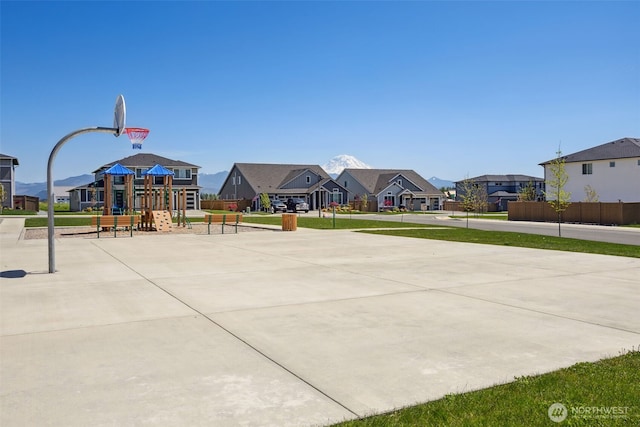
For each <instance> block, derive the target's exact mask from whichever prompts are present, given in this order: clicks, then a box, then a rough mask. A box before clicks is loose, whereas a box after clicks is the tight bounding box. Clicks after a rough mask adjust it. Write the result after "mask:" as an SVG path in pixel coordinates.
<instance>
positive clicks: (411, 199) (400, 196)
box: [336, 169, 445, 211]
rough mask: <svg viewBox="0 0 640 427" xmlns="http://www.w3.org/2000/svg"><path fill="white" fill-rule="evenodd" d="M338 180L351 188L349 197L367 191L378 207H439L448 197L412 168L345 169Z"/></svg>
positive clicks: (355, 198) (355, 197)
mask: <svg viewBox="0 0 640 427" xmlns="http://www.w3.org/2000/svg"><path fill="white" fill-rule="evenodd" d="M336 181H337V182H338V183H339V184H340V185H342V186H344V187H345V188H346V189H347V191H348V192H349V201H354V200H359V199H361V198H362V196H363V195H364V194H366V195H367V198H368V199H369V200H370V201H371V200H375V201H376V202H377V205H378V210H384V209H392V208H394V207H402V206H404V207H405V208H407V209H409V210H415V211H418V210H438V209H440V208H441V206H442V203H443V202H444V200H445V195H444V194H443V193H442V192H441V191H440V190H438V189H437V188H436V187H434V186H433V184H431V183H430V182H429V181H427V180H426V179H424V178H423V177H422V176H420V175H419V174H418V173H416V172H415V171H413V170H410V169H344V170H343V171H342V173H341V174H340V175H338V177H337V178H336Z"/></svg>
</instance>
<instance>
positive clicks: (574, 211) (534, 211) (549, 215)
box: [508, 202, 640, 225]
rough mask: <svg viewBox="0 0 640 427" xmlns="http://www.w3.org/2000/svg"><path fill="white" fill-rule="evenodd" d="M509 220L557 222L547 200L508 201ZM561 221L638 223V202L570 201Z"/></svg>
mask: <svg viewBox="0 0 640 427" xmlns="http://www.w3.org/2000/svg"><path fill="white" fill-rule="evenodd" d="M508 218H509V221H543V222H557V221H558V214H557V213H556V211H555V210H554V209H553V207H552V206H551V205H550V204H549V203H548V202H509V216H508ZM562 222H572V223H580V224H601V225H625V224H640V203H623V202H613V203H604V202H596V203H588V202H575V203H571V204H570V205H569V206H568V207H567V210H566V211H564V212H563V213H562Z"/></svg>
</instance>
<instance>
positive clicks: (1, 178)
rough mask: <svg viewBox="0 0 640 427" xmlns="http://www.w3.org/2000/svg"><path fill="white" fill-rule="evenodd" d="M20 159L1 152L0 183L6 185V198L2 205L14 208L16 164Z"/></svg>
mask: <svg viewBox="0 0 640 427" xmlns="http://www.w3.org/2000/svg"><path fill="white" fill-rule="evenodd" d="M19 164H20V163H18V159H17V158H15V157H11V156H7V155H6V154H0V185H2V186H3V187H4V193H5V199H4V200H3V201H2V206H3V207H5V208H9V209H13V208H14V206H13V196H15V195H16V166H18V165H19Z"/></svg>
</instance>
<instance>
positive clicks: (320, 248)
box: [0, 218, 640, 426]
mask: <svg viewBox="0 0 640 427" xmlns="http://www.w3.org/2000/svg"><path fill="white" fill-rule="evenodd" d="M1 221H2V222H1V223H0V238H1V240H0V244H1V246H0V250H1V271H2V278H0V304H1V306H0V309H1V334H2V337H1V341H0V352H1V353H0V356H1V359H0V361H1V366H0V375H1V376H0V389H1V390H2V391H1V395H0V399H1V407H0V425H3V426H23V425H24V426H33V425H41V426H45V425H52V426H86V425H92V426H101V425H163V426H166V425H172V426H177V425H185V426H195V425H206V426H239V425H242V426H312V425H326V424H330V423H333V422H337V421H341V420H344V419H351V418H355V417H358V416H363V415H367V414H371V413H374V412H381V411H388V410H390V409H393V408H396V407H400V406H406V405H411V404H413V403H416V402H422V401H427V400H433V399H437V398H440V397H442V396H443V395H445V394H447V393H457V392H464V391H468V390H473V389H478V388H483V387H488V386H491V385H494V384H496V383H501V382H508V381H511V380H513V378H514V376H522V375H529V374H536V373H542V372H547V371H550V370H555V369H557V368H560V367H565V366H569V365H571V364H574V363H576V362H579V361H595V360H598V359H601V358H603V357H609V356H616V355H618V354H619V353H620V352H621V351H623V350H625V349H626V350H628V349H631V348H632V347H634V346H635V347H636V348H637V347H638V345H639V344H640V310H638V307H639V306H640V283H639V281H638V277H640V259H634V258H623V257H612V256H603V255H590V254H578V253H566V252H556V251H544V250H534V249H522V248H509V247H498V246H488V245H478V244H466V243H449V242H442V241H430V240H420V239H409V238H400V237H390V236H375V235H367V234H361V233H356V232H350V231H317V230H308V229H298V231H296V232H282V231H277V230H270V231H260V232H251V233H238V234H224V235H220V234H215V235H214V234H212V235H187V234H183V235H179V234H176V235H171V234H166V235H149V236H146V235H145V236H136V237H133V238H129V237H122V238H121V237H118V238H117V239H115V238H100V239H96V238H93V237H92V238H74V239H70V238H68V239H67V238H62V239H57V240H56V267H57V270H58V271H57V272H56V273H55V274H47V273H46V271H47V241H46V239H41V240H23V239H21V238H20V236H21V233H22V226H21V221H22V220H20V219H13V218H3V219H2V220H1ZM593 403H594V404H596V403H598V402H593Z"/></svg>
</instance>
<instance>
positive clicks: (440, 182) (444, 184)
mask: <svg viewBox="0 0 640 427" xmlns="http://www.w3.org/2000/svg"><path fill="white" fill-rule="evenodd" d="M429 182H430V183H431V184H433V186H434V187H436V188H437V189H441V188H456V184H455V183H454V182H453V181H449V180H448V179H440V178H438V177H437V176H432V177H431V178H429Z"/></svg>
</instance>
